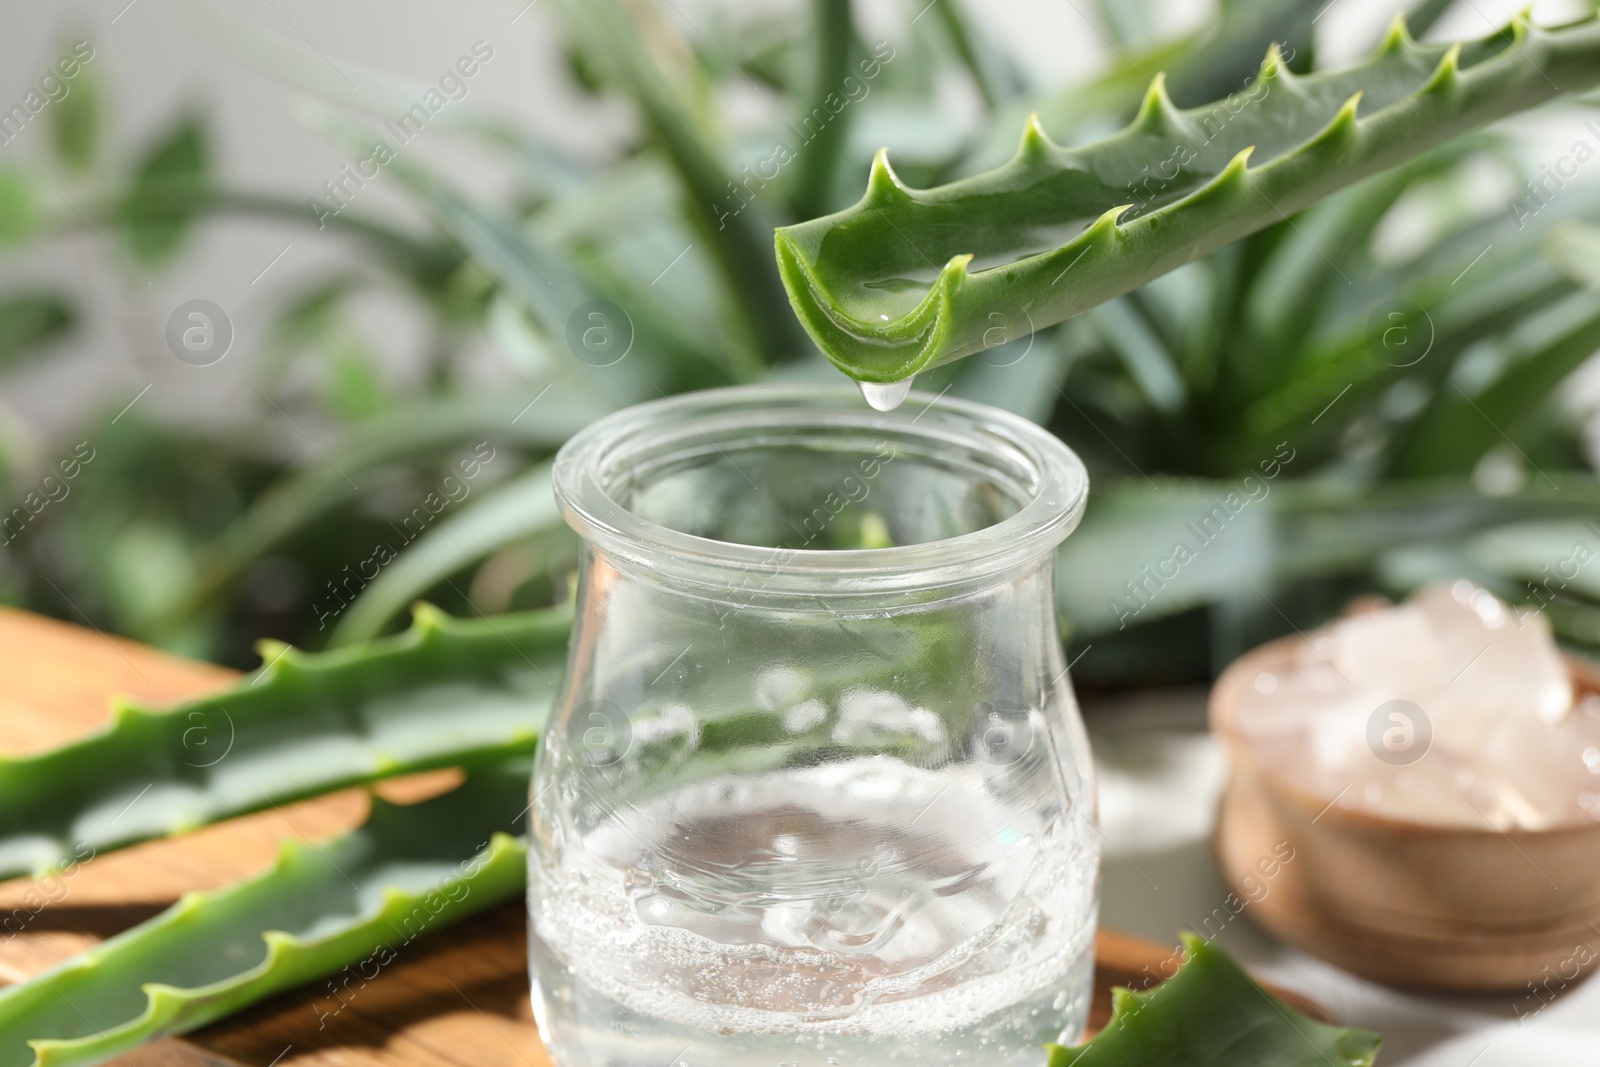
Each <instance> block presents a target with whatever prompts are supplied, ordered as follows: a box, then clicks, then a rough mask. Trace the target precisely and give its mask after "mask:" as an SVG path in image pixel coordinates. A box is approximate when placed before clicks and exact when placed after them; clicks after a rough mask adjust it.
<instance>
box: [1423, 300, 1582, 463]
mask: <svg viewBox="0 0 1600 1067" xmlns="http://www.w3.org/2000/svg"><path fill="white" fill-rule="evenodd" d="M1573 311H1577V312H1578V313H1579V315H1580V316H1581V317H1580V318H1579V321H1576V322H1573V321H1571V320H1572V318H1573V316H1572V315H1571V314H1570V313H1571V312H1573ZM1553 316H1559V317H1560V318H1561V319H1564V320H1566V321H1565V322H1564V323H1563V324H1562V327H1561V328H1560V331H1559V333H1558V334H1557V335H1556V336H1554V337H1545V338H1540V339H1539V340H1538V341H1537V342H1535V343H1533V344H1531V345H1523V344H1518V343H1517V342H1516V340H1514V339H1513V340H1510V343H1508V344H1506V345H1505V347H1506V349H1507V352H1506V357H1507V358H1506V360H1505V366H1504V367H1502V368H1501V370H1500V371H1499V373H1498V374H1496V375H1495V376H1494V377H1493V378H1492V379H1491V380H1490V381H1488V382H1487V383H1485V384H1484V385H1483V386H1482V387H1480V388H1477V389H1470V391H1469V390H1468V389H1463V388H1462V387H1461V386H1460V385H1459V384H1457V383H1456V382H1455V381H1454V380H1453V379H1452V380H1451V381H1450V382H1448V383H1446V384H1445V386H1444V387H1443V388H1441V389H1440V390H1439V391H1438V392H1436V393H1435V394H1434V396H1433V399H1432V402H1431V403H1430V405H1429V407H1428V408H1427V410H1426V411H1424V413H1423V415H1422V417H1421V418H1420V419H1419V420H1418V424H1417V428H1416V434H1415V436H1414V437H1413V439H1412V441H1411V446H1410V448H1409V449H1408V451H1407V452H1406V453H1405V454H1404V455H1402V456H1401V457H1400V460H1399V463H1398V466H1399V469H1400V470H1401V471H1402V472H1404V473H1405V474H1407V475H1412V476H1424V477H1425V476H1429V475H1439V474H1452V473H1461V472H1466V471H1470V470H1471V469H1472V468H1473V466H1474V464H1476V463H1477V462H1478V460H1479V459H1480V458H1482V456H1483V454H1484V453H1485V452H1488V451H1489V450H1490V449H1491V448H1494V447H1496V446H1498V445H1500V444H1501V443H1502V442H1504V443H1508V444H1510V445H1511V447H1513V448H1517V447H1519V446H1518V445H1517V443H1516V442H1517V440H1518V438H1519V437H1521V436H1522V435H1523V434H1524V432H1525V431H1526V430H1527V429H1528V428H1529V427H1528V424H1529V422H1530V420H1531V418H1532V416H1533V415H1534V413H1535V412H1536V411H1538V410H1540V409H1541V408H1544V407H1545V406H1546V405H1547V404H1549V403H1550V400H1551V394H1552V393H1553V392H1554V391H1555V389H1556V387H1557V386H1559V385H1560V384H1561V382H1562V381H1563V380H1564V379H1566V378H1567V377H1568V376H1569V375H1570V374H1572V372H1573V371H1575V370H1577V369H1578V367H1579V366H1581V365H1582V364H1583V363H1585V362H1586V361H1587V360H1588V359H1589V357H1590V356H1592V355H1593V354H1594V353H1595V351H1596V349H1600V308H1597V307H1596V306H1595V301H1594V300H1593V298H1592V297H1590V296H1589V294H1587V293H1581V294H1577V295H1575V296H1574V297H1572V298H1569V299H1568V300H1567V301H1563V302H1562V304H1561V305H1558V306H1556V307H1554V308H1551V309H1549V310H1548V311H1546V312H1545V313H1544V317H1553ZM1530 325H1532V324H1530ZM1469 388H1470V387H1469Z"/></svg>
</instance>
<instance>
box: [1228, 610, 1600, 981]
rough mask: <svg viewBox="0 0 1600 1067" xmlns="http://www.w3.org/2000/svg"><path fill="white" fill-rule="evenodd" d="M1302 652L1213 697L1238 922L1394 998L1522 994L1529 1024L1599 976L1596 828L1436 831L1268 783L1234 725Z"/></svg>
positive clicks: (1282, 652)
mask: <svg viewBox="0 0 1600 1067" xmlns="http://www.w3.org/2000/svg"><path fill="white" fill-rule="evenodd" d="M1303 640H1304V638H1300V637H1292V638H1285V639H1283V640H1280V641H1274V642H1272V643H1270V644H1267V645H1263V646H1261V647H1260V648H1257V649H1255V650H1254V651H1252V652H1249V653H1247V654H1246V655H1244V656H1242V657H1240V658H1239V659H1238V660H1236V661H1235V662H1234V663H1233V664H1232V665H1231V666H1229V667H1228V669H1227V670H1226V671H1224V672H1223V674H1222V677H1221V678H1219V679H1218V680H1217V684H1216V685H1215V687H1213V689H1212V691H1211V702H1210V722H1211V729H1212V732H1213V733H1215V734H1216V735H1217V736H1218V737H1219V738H1221V739H1222V741H1223V742H1224V744H1226V745H1227V748H1228V751H1229V754H1230V756H1231V757H1232V761H1233V773H1232V777H1231V779H1230V781H1229V784H1228V787H1227V790H1226V792H1225V793H1224V795H1223V798H1222V804H1221V810H1220V811H1219V813H1218V817H1217V831H1216V842H1215V843H1216V852H1217V859H1218V862H1219V864H1220V865H1221V870H1222V874H1223V877H1224V878H1225V879H1226V880H1227V881H1228V883H1229V885H1230V886H1231V887H1232V888H1233V890H1234V893H1235V896H1236V898H1237V901H1236V903H1237V905H1238V907H1239V910H1241V911H1242V912H1244V913H1246V914H1248V915H1250V916H1251V917H1252V918H1254V919H1255V920H1256V921H1257V922H1259V923H1260V924H1261V925H1262V926H1264V927H1266V928H1267V929H1268V930H1269V931H1271V932H1272V933H1273V934H1274V935H1276V936H1277V937H1279V938H1281V939H1282V940H1284V941H1287V942H1289V943H1290V944H1293V945H1296V946H1298V947H1300V948H1303V949H1305V950H1306V951H1307V952H1310V953H1313V954H1314V955H1317V956H1320V957H1322V958H1323V959H1325V960H1328V961H1329V962H1330V963H1334V964H1336V965H1338V966H1339V967H1342V968H1344V969H1345V970H1348V971H1352V972H1354V973H1356V974H1359V975H1362V976H1363V977H1366V978H1370V979H1373V980H1374V981H1378V982H1383V983H1386V984H1389V985H1399V986H1414V987H1422V988H1430V989H1439V990H1451V991H1459V992H1467V991H1471V992H1490V991H1499V990H1519V991H1523V992H1525V993H1528V994H1529V995H1536V996H1538V997H1539V1000H1538V1001H1537V1002H1534V1003H1533V1004H1532V1006H1531V1007H1530V1009H1529V1010H1530V1011H1532V1010H1535V1009H1536V1008H1537V1007H1538V1006H1539V1004H1542V1003H1543V1001H1544V1000H1547V999H1549V997H1550V996H1552V995H1553V994H1555V993H1558V992H1560V991H1561V989H1563V988H1564V987H1565V986H1567V985H1570V984H1572V983H1573V982H1575V981H1577V980H1578V979H1579V978H1580V977H1581V976H1582V975H1583V973H1584V972H1586V971H1587V970H1588V968H1589V966H1590V965H1591V964H1593V963H1594V962H1596V961H1600V823H1596V824H1595V825H1592V826H1575V827H1560V828H1555V829H1550V830H1511V831H1507V832H1501V831H1498V830H1495V829H1493V828H1491V827H1490V826H1489V824H1488V823H1487V822H1485V824H1484V828H1483V829H1482V830H1476V829H1471V828H1462V827H1441V826H1429V825H1425V824H1422V823H1416V822H1409V821H1403V820H1399V819H1394V818H1389V817H1385V816H1382V815H1377V814H1374V813H1371V812H1367V811H1360V810H1352V809H1349V808H1346V807H1343V806H1341V805H1338V804H1329V803H1328V800H1327V799H1326V798H1323V797H1317V796H1312V795H1310V794H1308V793H1305V792H1302V791H1300V790H1298V789H1297V788H1296V787H1295V786H1294V784H1293V783H1290V782H1286V781H1284V780H1283V778H1282V776H1279V775H1273V774H1271V773H1269V772H1268V771H1267V770H1266V768H1264V767H1263V766H1262V764H1261V762H1260V760H1259V759H1258V757H1257V754H1256V752H1255V751H1254V747H1253V746H1252V744H1251V743H1250V742H1249V741H1248V740H1247V739H1245V738H1243V737H1240V736H1239V735H1238V734H1237V733H1236V732H1235V730H1234V729H1233V723H1234V713H1235V710H1236V709H1237V707H1238V704H1239V697H1240V694H1241V692H1242V690H1243V689H1244V687H1246V686H1248V685H1251V684H1253V682H1254V679H1255V677H1256V676H1257V675H1258V674H1260V673H1262V672H1263V671H1271V670H1275V669H1282V668H1284V667H1286V666H1287V665H1288V661H1289V659H1290V657H1291V656H1292V655H1293V653H1294V650H1295V648H1296V646H1297V645H1298V643H1299V642H1301V641H1303ZM1567 662H1568V667H1569V669H1570V670H1571V671H1572V675H1573V680H1574V684H1575V687H1576V695H1577V696H1579V697H1580V698H1581V697H1582V696H1584V695H1586V694H1590V693H1600V673H1597V672H1596V670H1595V668H1593V667H1592V666H1590V665H1589V664H1587V663H1585V662H1583V661H1581V660H1577V659H1575V658H1568V661H1567ZM1290 850H1292V852H1291V851H1290ZM1284 856H1289V857H1290V858H1289V859H1288V860H1287V861H1284V859H1283V857H1284ZM1269 872H1270V877H1269V876H1268V875H1269ZM1230 910H1232V909H1230Z"/></svg>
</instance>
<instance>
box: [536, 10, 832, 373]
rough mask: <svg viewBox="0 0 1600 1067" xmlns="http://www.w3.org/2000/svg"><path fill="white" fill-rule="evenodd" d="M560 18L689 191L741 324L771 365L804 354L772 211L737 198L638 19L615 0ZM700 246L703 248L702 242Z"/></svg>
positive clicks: (693, 215) (689, 204) (688, 205)
mask: <svg viewBox="0 0 1600 1067" xmlns="http://www.w3.org/2000/svg"><path fill="white" fill-rule="evenodd" d="M561 10H562V12H563V13H564V14H565V15H566V16H567V21H568V23H569V24H570V25H571V27H572V28H573V30H574V33H575V37H576V39H577V40H578V41H579V42H580V43H581V44H582V46H583V47H584V48H585V49H586V50H587V51H588V52H589V54H591V55H592V56H593V57H594V58H595V59H596V60H598V61H599V64H600V66H601V68H602V69H603V70H604V72H605V75H606V77H607V79H608V80H609V81H611V82H612V83H613V84H614V85H616V87H617V88H618V89H620V90H621V91H623V92H624V93H626V94H627V95H628V96H629V97H630V98H631V99H632V100H633V102H634V104H635V105H636V106H637V107H638V109H639V112H640V115H641V117H642V118H643V120H644V123H645V125H646V126H647V128H648V129H649V130H650V132H651V134H652V135H653V136H654V138H655V140H656V141H657V143H659V144H660V146H661V148H662V150H663V151H664V152H665V154H666V156H667V158H668V159H670V160H671V162H672V165H673V167H674V169H675V170H677V172H678V174H679V177H680V178H681V179H682V181H683V186H684V192H685V197H684V210H685V213H686V214H687V215H688V217H689V218H690V219H692V220H693V222H694V223H695V225H696V228H697V229H698V230H699V231H700V234H701V236H702V239H703V240H704V241H705V243H706V247H707V248H708V249H709V250H710V252H711V255H712V257H713V258H714V260H715V262H716V264H717V266H718V268H719V269H720V271H721V273H722V277H723V281H724V282H725V283H726V285H727V288H728V291H729V292H730V293H732V294H733V296H734V298H735V300H736V301H737V308H738V312H739V315H740V317H741V322H740V325H741V327H742V328H743V329H744V330H745V331H746V332H748V334H749V336H750V338H751V339H752V340H753V341H754V343H755V345H756V347H757V349H758V350H759V351H760V352H762V353H763V354H764V355H765V356H766V358H767V361H768V362H773V361H777V360H781V359H784V358H786V357H793V356H796V355H799V354H801V353H803V352H804V351H805V339H804V338H803V337H801V336H799V331H797V330H795V329H794V328H793V320H792V318H791V317H790V316H789V315H787V314H785V313H784V299H783V290H782V286H781V285H780V284H779V281H778V278H777V276H776V274H775V272H774V271H773V269H772V260H771V259H770V258H769V256H768V254H767V241H768V237H767V231H768V219H769V214H770V209H769V208H768V207H766V206H764V205H763V204H761V203H760V202H759V200H757V201H753V202H752V203H751V204H750V206H749V207H748V209H743V208H741V207H740V205H742V204H743V203H744V201H743V199H742V198H740V197H735V196H734V193H733V190H734V178H735V177H736V175H734V174H733V173H731V172H730V171H729V170H728V169H727V167H726V166H725V165H724V163H723V162H722V160H721V159H719V158H718V154H717V152H716V151H715V149H714V147H713V146H712V145H710V144H708V143H707V139H706V137H705V136H704V133H703V131H702V129H701V127H700V125H699V124H697V123H696V122H695V121H694V120H693V117H692V116H691V114H690V113H689V112H688V109H687V108H686V106H685V103H684V101H683V100H682V99H680V94H678V93H677V92H676V91H675V90H674V87H673V86H672V84H671V83H670V82H669V81H668V80H667V78H666V76H665V75H664V74H663V72H662V70H661V68H660V67H659V66H658V65H657V63H656V61H655V58H654V57H653V56H652V55H651V54H650V50H649V49H648V48H647V47H646V45H645V43H644V41H643V40H642V39H641V38H640V32H639V29H638V26H637V19H636V18H630V17H629V16H628V14H626V13H624V12H623V10H622V9H621V8H620V7H619V6H618V5H617V4H616V2H615V0H566V2H564V3H563V4H562V6H561ZM697 243H698V242H697Z"/></svg>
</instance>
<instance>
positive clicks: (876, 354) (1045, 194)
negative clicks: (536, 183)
mask: <svg viewBox="0 0 1600 1067" xmlns="http://www.w3.org/2000/svg"><path fill="white" fill-rule="evenodd" d="M1596 83H1600V21H1597V20H1596V19H1593V18H1591V19H1588V20H1586V21H1584V22H1582V23H1579V24H1575V25H1572V26H1568V27H1565V28H1562V29H1556V30H1542V29H1538V28H1535V27H1533V26H1531V25H1530V24H1529V23H1528V21H1527V20H1526V19H1522V18H1519V19H1517V20H1516V21H1514V22H1513V23H1512V24H1511V26H1510V27H1508V29H1507V30H1506V32H1504V33H1502V34H1497V35H1495V36H1492V37H1489V38H1485V39H1483V40H1480V41H1475V42H1470V43H1465V44H1455V45H1449V46H1442V45H1423V44H1418V43H1416V42H1415V41H1413V40H1412V39H1411V37H1410V35H1409V34H1408V33H1407V32H1406V29H1405V24H1404V21H1403V20H1399V19H1397V20H1396V22H1395V24H1394V27H1393V29H1392V30H1391V32H1390V33H1389V35H1388V36H1387V37H1386V38H1385V39H1384V41H1383V43H1382V45H1381V46H1380V47H1379V49H1378V50H1377V52H1376V54H1374V55H1373V56H1372V57H1371V59H1369V60H1368V61H1367V62H1366V63H1364V64H1361V65H1359V66H1355V67H1352V68H1349V69H1347V70H1341V71H1331V72H1317V73H1312V74H1307V75H1296V74H1293V73H1292V72H1291V71H1290V70H1289V69H1288V67H1287V65H1286V64H1285V63H1284V61H1283V58H1282V56H1281V55H1280V53H1279V52H1278V51H1277V49H1276V48H1274V49H1273V50H1271V51H1269V52H1268V54H1267V58H1266V60H1265V61H1264V62H1263V64H1262V66H1261V70H1260V72H1259V74H1258V76H1257V78H1256V80H1255V81H1254V82H1253V83H1252V85H1251V87H1250V88H1249V89H1247V90H1245V91H1243V92H1241V93H1238V94H1235V95H1233V96H1230V97H1228V98H1227V99H1225V100H1222V101H1219V102H1217V103H1215V104H1212V105H1209V106H1204V107H1199V108H1192V109H1188V110H1184V109H1180V108H1177V107H1175V106H1174V105H1173V104H1172V102H1171V101H1170V100H1169V99H1168V97H1167V94H1166V89H1165V87H1164V85H1163V81H1162V79H1161V78H1160V77H1157V78H1156V80H1155V81H1154V82H1153V83H1152V84H1151V86H1150V89H1149V92H1148V93H1147V94H1146V96H1145V99H1144V103H1143V105H1142V106H1141V108H1140V110H1139V114H1138V115H1137V117H1135V119H1134V120H1133V122H1132V124H1131V125H1129V126H1128V127H1127V128H1126V129H1125V130H1123V131H1122V132H1121V133H1118V134H1116V135H1114V136H1112V137H1110V138H1107V139H1105V140H1103V141H1099V142H1095V143H1093V144H1089V145H1085V146H1083V147H1078V148H1064V147H1061V146H1058V145H1056V144H1053V143H1052V142H1051V141H1050V139H1049V138H1048V137H1047V136H1046V134H1045V132H1044V130H1043V129H1042V128H1041V127H1040V126H1039V124H1038V123H1037V122H1036V121H1031V120H1030V122H1029V123H1028V125H1027V126H1026V128H1025V130H1024V132H1023V135H1022V143H1021V146H1020V147H1019V148H1018V150H1017V153H1016V155H1015V156H1014V157H1013V158H1012V160H1011V161H1010V162H1009V163H1007V164H1006V165H1005V166H1003V167H1001V168H999V169H998V170H995V171H991V172H988V173H986V174H980V175H976V176H973V177H971V178H965V179H962V180H960V181H958V182H955V183H952V184H950V185H946V186H941V187H938V188H934V189H926V190H914V189H910V188H908V187H907V186H906V185H905V184H904V183H902V182H901V181H900V179H899V178H898V177H896V175H895V173H894V171H893V170H892V169H891V167H890V165H889V162H888V156H887V153H885V152H880V153H879V154H878V156H877V157H876V159H875V160H874V162H873V166H872V172H871V175H870V176H869V178H868V182H867V190H866V194H865V195H864V196H863V197H862V199H861V200H860V202H859V203H857V204H856V205H855V206H854V207H851V208H847V209H846V210H844V211H841V212H838V213H836V214H833V215H829V216H825V217H824V218H821V219H816V220H813V221H811V222H804V223H800V224H797V225H793V226H787V227H783V228H781V229H779V230H778V232H777V236H776V248H777V256H778V263H779V267H780V270H781V273H782V275H783V279H784V284H785V286H786V287H787V289H788V292H789V299H790V302H791V303H792V304H793V306H794V308H795V311H796V313H797V314H798V315H799V316H800V319H801V321H802V322H803V323H804V324H805V326H806V329H807V330H808V331H809V332H810V334H811V336H812V338H813V340H815V341H816V343H817V345H818V347H819V348H821V349H822V351H823V353H824V354H825V355H827V357H828V358H829V360H831V361H832V362H833V363H834V365H835V366H837V367H839V368H840V369H841V370H843V371H844V372H845V373H846V374H849V375H850V376H852V377H854V378H857V379H859V380H861V381H867V382H883V383H888V382H898V381H902V380H904V379H907V378H910V377H912V376H913V375H915V374H917V373H919V372H921V371H923V370H926V369H928V368H930V367H934V366H937V365H939V364H942V363H945V362H948V361H950V360H954V359H958V358H960V357H962V356H967V355H970V354H972V353H974V352H978V351H982V350H983V349H985V348H989V347H992V346H994V345H995V344H998V343H1001V342H1002V341H1006V340H1010V339H1011V338H1012V337H1013V336H1015V335H1017V334H1018V333H1021V332H1026V331H1031V330H1033V329H1038V328H1041V327H1044V326H1047V325H1051V324H1054V323H1057V322H1060V321H1063V320H1065V319H1067V318H1070V317H1071V316H1073V315H1076V314H1079V313H1080V312H1083V311H1085V310H1087V309H1089V308H1091V307H1094V306H1095V305H1097V304H1100V303H1103V302H1104V301H1106V300H1109V299H1111V298H1113V297H1116V296H1118V295H1120V294H1122V293H1126V292H1128V291H1129V290H1132V289H1134V288H1136V287H1138V286H1140V285H1142V284H1144V283H1146V282H1148V281H1150V280H1151V279H1153V278H1156V277H1158V276H1160V275H1162V274H1165V273H1167V272H1168V271H1171V270H1172V269H1174V268H1175V267H1178V266H1180V265H1182V264H1184V263H1187V262H1189V261H1191V260H1193V259H1195V258H1196V257H1198V256H1203V255H1206V254H1207V253H1210V252H1213V251H1215V250H1217V249H1219V248H1221V247H1223V246H1224V245H1226V244H1229V243H1231V242H1233V241H1236V240H1238V239H1239V238H1241V237H1243V236H1245V235H1247V234H1250V233H1252V232H1254V231H1256V230H1259V229H1261V228H1263V227H1264V226H1267V225H1268V224H1270V223H1272V222H1275V221H1278V220H1281V219H1286V218H1288V217H1289V216H1290V215H1292V214H1294V213H1296V212H1299V211H1301V210H1303V209H1304V208H1306V207H1308V206H1309V205H1310V204H1312V203H1314V202H1315V201H1316V200H1318V199H1320V198H1321V197H1323V196H1326V195H1327V194H1329V193H1331V192H1333V191H1334V190H1336V189H1339V188H1341V187H1343V186H1345V185H1348V184H1350V183H1351V182H1354V181H1355V180H1357V179H1359V178H1362V177H1365V176H1366V175H1369V174H1372V173H1374V172H1376V171H1379V170H1381V169H1383V168H1385V167H1388V166H1392V165H1394V164H1395V163H1398V162H1400V161H1402V160H1404V159H1407V158H1409V157H1411V156H1413V155H1415V154H1417V153H1418V152H1419V151H1421V150H1423V149H1426V148H1428V147H1431V146H1432V145H1435V144H1438V143H1440V142H1442V141H1444V140H1446V139H1447V138H1450V137H1453V136H1456V135H1458V134H1460V133H1463V132H1465V131H1467V130H1470V129H1472V128H1474V127H1476V126H1480V125H1482V124H1484V123H1487V122H1489V121H1491V120H1493V119H1496V118H1500V117H1502V116H1504V115H1507V114H1510V113H1512V112H1514V111H1517V110H1519V109H1522V108H1526V107H1530V106H1533V105H1535V104H1538V103H1541V102H1543V101H1546V100H1549V99H1551V98H1552V97H1554V96H1556V95H1558V94H1559V93H1561V92H1563V91H1566V92H1575V91H1579V90H1582V89H1585V88H1588V87H1590V86H1593V85H1595V84H1596ZM1024 324H1025V325H1024ZM997 327H999V328H997Z"/></svg>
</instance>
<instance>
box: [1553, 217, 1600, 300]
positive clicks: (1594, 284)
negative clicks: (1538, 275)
mask: <svg viewBox="0 0 1600 1067" xmlns="http://www.w3.org/2000/svg"><path fill="white" fill-rule="evenodd" d="M1547 246H1548V251H1549V256H1550V259H1551V260H1552V261H1553V262H1554V263H1555V264H1556V266H1557V267H1559V268H1560V269H1561V271H1562V272H1563V273H1564V274H1566V275H1567V276H1568V277H1570V278H1572V280H1573V281H1575V282H1577V283H1578V284H1580V285H1583V286H1586V287H1588V288H1589V289H1592V290H1594V291H1595V292H1597V293H1600V226H1592V225H1589V224H1587V223H1583V222H1569V223H1567V224H1566V225H1564V226H1561V227H1560V228H1558V229H1557V230H1555V231H1554V232H1553V233H1551V234H1550V236H1549V238H1548V239H1547Z"/></svg>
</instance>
